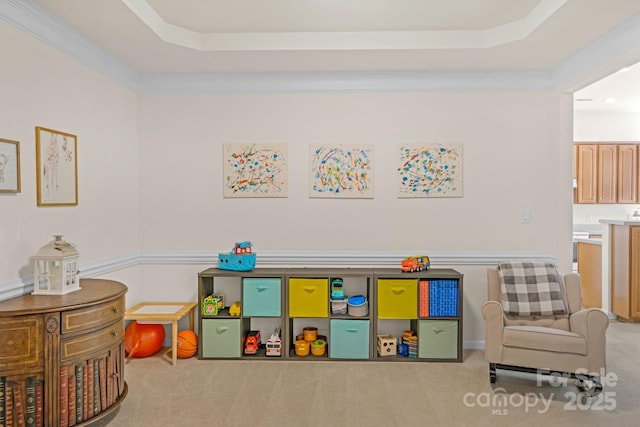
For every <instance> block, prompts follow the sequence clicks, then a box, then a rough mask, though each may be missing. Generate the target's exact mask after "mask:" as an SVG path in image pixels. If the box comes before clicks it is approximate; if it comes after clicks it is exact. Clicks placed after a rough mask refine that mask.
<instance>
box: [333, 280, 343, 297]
mask: <svg viewBox="0 0 640 427" xmlns="http://www.w3.org/2000/svg"><path fill="white" fill-rule="evenodd" d="M331 299H336V300H337V299H344V287H343V282H342V279H338V278H336V279H332V280H331Z"/></svg>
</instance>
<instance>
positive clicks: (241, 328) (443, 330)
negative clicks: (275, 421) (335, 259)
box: [198, 268, 463, 362]
mask: <svg viewBox="0 0 640 427" xmlns="http://www.w3.org/2000/svg"><path fill="white" fill-rule="evenodd" d="M338 278H339V279H342V281H343V289H344V293H345V296H346V298H349V297H352V296H356V295H362V296H364V297H365V298H366V301H367V303H366V304H367V305H366V306H364V307H359V309H358V310H357V311H355V310H354V311H353V312H352V313H355V314H357V315H350V314H349V313H347V314H334V313H333V312H332V306H331V304H332V303H331V298H330V286H331V281H332V280H333V279H338ZM211 294H219V295H220V294H222V296H223V306H224V308H222V309H221V310H220V311H219V312H218V313H217V314H215V315H207V314H203V310H202V305H201V306H200V310H199V313H198V324H199V331H200V345H199V347H198V357H199V358H200V359H216V358H223V359H238V358H239V359H256V358H257V359H267V360H273V359H275V360H278V359H287V360H380V361H434V362H435V361H438V362H462V330H463V328H462V321H463V319H462V317H463V316H462V300H463V275H462V274H461V273H459V272H458V271H456V270H453V269H444V268H443V269H438V268H432V269H430V270H428V271H422V272H414V273H405V272H401V271H400V269H399V268H397V269H395V268H256V269H254V270H252V271H246V272H236V271H228V270H219V269H217V268H209V269H207V270H204V271H202V272H200V273H199V274H198V297H199V301H200V302H201V303H202V301H203V300H204V298H205V297H207V296H209V295H211ZM235 301H239V302H240V313H230V312H229V306H231V305H232V304H233V303H234V302H235ZM276 328H278V329H279V330H280V338H281V346H282V347H281V353H280V355H279V356H273V355H270V356H268V355H267V354H266V351H265V342H266V340H267V339H268V338H269V336H270V335H271V333H272V332H273V331H274V330H275V329H276ZM305 328H312V329H317V335H318V336H320V337H323V338H326V348H325V352H324V355H322V356H318V355H312V354H311V352H309V354H308V355H306V356H298V355H297V354H296V344H295V343H296V340H297V339H298V338H302V337H301V335H303V330H304V329H305ZM253 330H260V332H261V337H262V345H260V347H259V349H258V352H257V353H256V354H244V338H245V337H246V336H247V334H248V333H249V331H253ZM406 330H411V331H413V332H414V333H415V336H416V337H417V345H414V346H413V349H412V351H411V356H413V357H407V356H405V355H401V354H395V353H394V352H389V353H388V354H389V355H386V354H387V353H385V354H383V355H380V354H378V350H377V338H378V336H379V335H387V336H392V337H396V338H397V339H398V342H402V336H403V333H404V331H406ZM413 343H414V344H416V343H415V339H414V341H413Z"/></svg>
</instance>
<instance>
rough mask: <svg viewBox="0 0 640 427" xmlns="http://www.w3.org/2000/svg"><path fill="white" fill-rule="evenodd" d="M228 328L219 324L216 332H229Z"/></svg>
mask: <svg viewBox="0 0 640 427" xmlns="http://www.w3.org/2000/svg"><path fill="white" fill-rule="evenodd" d="M227 329H229V328H227V327H226V326H218V327H217V328H216V332H217V333H219V334H221V333H223V332H227Z"/></svg>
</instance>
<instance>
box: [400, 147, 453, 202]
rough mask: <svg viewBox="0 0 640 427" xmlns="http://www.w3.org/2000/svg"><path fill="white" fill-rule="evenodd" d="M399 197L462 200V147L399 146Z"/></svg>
mask: <svg viewBox="0 0 640 427" xmlns="http://www.w3.org/2000/svg"><path fill="white" fill-rule="evenodd" d="M398 197H399V198H417V197H462V144H406V145H401V146H400V152H399V166H398Z"/></svg>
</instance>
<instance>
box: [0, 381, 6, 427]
mask: <svg viewBox="0 0 640 427" xmlns="http://www.w3.org/2000/svg"><path fill="white" fill-rule="evenodd" d="M6 384H7V378H6V377H0V426H2V427H5V426H6V418H5V398H6V396H5V388H6Z"/></svg>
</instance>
